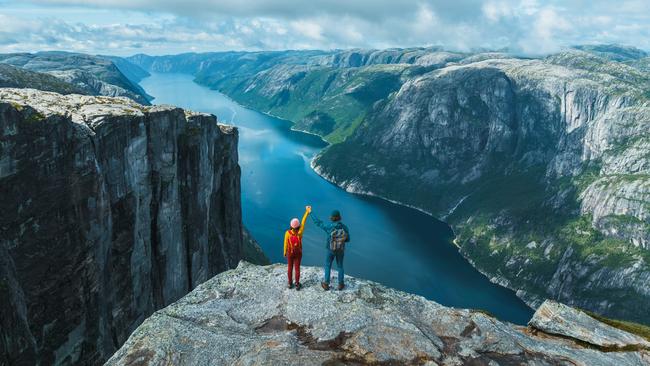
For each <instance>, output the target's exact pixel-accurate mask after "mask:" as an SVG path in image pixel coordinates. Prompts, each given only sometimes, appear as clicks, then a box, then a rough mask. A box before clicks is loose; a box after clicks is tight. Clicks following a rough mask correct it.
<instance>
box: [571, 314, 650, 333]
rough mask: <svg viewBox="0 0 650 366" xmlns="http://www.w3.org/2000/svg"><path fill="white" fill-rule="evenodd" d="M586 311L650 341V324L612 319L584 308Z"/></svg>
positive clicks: (594, 316) (595, 317) (608, 323)
mask: <svg viewBox="0 0 650 366" xmlns="http://www.w3.org/2000/svg"><path fill="white" fill-rule="evenodd" d="M582 311H584V312H585V313H586V314H587V315H589V316H591V317H592V318H594V319H596V320H598V321H600V322H602V323H605V324H607V325H610V326H612V327H614V328H617V329H620V330H624V331H626V332H629V333H632V334H636V335H638V336H640V337H643V338H645V339H647V340H648V341H650V326H647V325H643V324H639V323H634V322H630V321H625V320H616V319H610V318H606V317H604V316H602V315H600V314H596V313H594V312H591V311H587V310H582Z"/></svg>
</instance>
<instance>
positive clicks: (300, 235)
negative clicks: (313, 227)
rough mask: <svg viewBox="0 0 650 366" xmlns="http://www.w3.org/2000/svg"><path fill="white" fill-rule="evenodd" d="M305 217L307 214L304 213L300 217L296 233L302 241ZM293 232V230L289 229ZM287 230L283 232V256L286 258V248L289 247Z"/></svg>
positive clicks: (306, 212)
mask: <svg viewBox="0 0 650 366" xmlns="http://www.w3.org/2000/svg"><path fill="white" fill-rule="evenodd" d="M307 216H309V212H308V211H305V214H304V215H303V216H302V221H301V222H300V227H299V228H298V232H297V233H296V234H297V235H298V237H300V238H301V239H302V233H303V232H304V231H305V222H306V221H307ZM290 230H293V229H290ZM289 235H290V234H289V230H287V231H285V232H284V254H283V255H284V256H285V257H286V256H287V246H288V245H289Z"/></svg>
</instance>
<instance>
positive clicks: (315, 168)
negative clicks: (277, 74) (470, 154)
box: [191, 75, 536, 310]
mask: <svg viewBox="0 0 650 366" xmlns="http://www.w3.org/2000/svg"><path fill="white" fill-rule="evenodd" d="M191 76H193V75H191ZM193 82H194V83H196V84H197V85H200V86H202V87H205V88H208V89H210V90H213V91H216V92H218V93H219V94H221V95H223V96H224V97H226V98H227V99H229V100H230V101H232V102H233V103H236V104H237V105H239V106H241V107H243V108H245V109H248V110H250V111H254V112H258V113H262V114H264V115H266V116H269V117H272V118H275V119H277V120H279V121H282V122H286V123H287V125H288V127H289V130H290V131H294V132H299V133H304V134H308V135H313V136H317V137H318V138H319V139H320V140H321V141H322V142H323V143H325V146H324V147H323V148H321V150H320V151H319V152H318V154H316V155H315V156H314V157H312V159H311V160H310V162H309V166H310V168H311V169H312V171H314V173H316V174H317V175H318V176H319V177H321V178H322V179H324V180H325V181H327V182H329V183H331V184H333V185H335V186H337V187H338V188H340V189H342V190H344V191H345V192H347V193H349V194H357V195H360V196H367V197H373V198H378V199H381V200H383V201H386V202H389V203H392V204H394V205H398V206H402V207H406V208H409V209H413V210H416V211H418V212H420V213H423V214H425V215H427V216H429V217H431V218H432V219H434V220H437V221H440V222H443V223H445V224H446V225H447V226H448V227H449V229H450V230H451V233H452V240H450V241H449V242H450V243H451V245H454V246H455V247H456V248H457V249H458V253H459V254H460V255H461V256H462V257H463V258H464V259H465V260H466V261H467V262H468V263H469V264H470V265H471V266H472V268H474V270H476V271H477V272H479V273H480V274H481V275H483V276H484V277H486V278H487V279H488V281H490V282H491V283H493V284H495V285H498V286H500V287H503V288H505V289H508V290H510V291H513V292H514V293H515V296H516V297H517V298H519V299H520V300H521V301H522V302H523V303H524V304H525V305H526V306H527V307H529V308H530V309H532V310H535V309H536V308H535V307H534V306H533V305H532V301H530V300H527V298H524V297H522V296H520V294H524V293H527V292H526V291H524V290H522V289H515V288H511V287H509V286H508V284H509V283H510V282H509V281H508V280H507V279H506V278H502V277H499V276H497V275H494V276H493V277H491V276H490V275H488V274H487V273H486V272H484V271H483V270H481V269H480V268H479V267H478V266H476V264H475V262H474V261H473V260H472V259H471V258H469V257H468V256H467V255H465V254H464V253H463V251H462V248H461V246H460V244H459V243H458V240H457V239H458V237H457V235H456V232H455V231H454V228H453V226H452V225H450V224H449V223H448V222H446V221H443V220H441V219H439V218H438V217H436V216H435V215H434V214H432V213H431V212H429V211H426V210H425V209H423V208H420V207H417V206H413V205H409V204H406V203H403V202H400V201H397V200H393V199H390V198H387V197H384V196H381V195H378V194H375V193H373V192H371V191H366V190H363V189H350V188H349V187H348V186H343V185H341V184H339V183H337V182H336V181H335V180H334V179H333V178H332V177H330V176H328V175H327V174H325V173H323V172H322V169H319V167H318V166H317V165H316V164H315V161H316V159H317V158H318V157H319V156H320V155H321V154H322V153H323V151H324V150H325V149H326V148H328V147H329V146H331V145H332V144H331V143H329V142H327V141H326V140H324V139H323V137H322V136H320V135H318V134H315V133H313V132H309V131H303V130H300V129H296V128H294V125H295V123H294V122H293V121H290V120H288V119H284V118H282V117H279V116H275V115H273V114H272V113H269V112H263V111H258V110H256V109H253V108H251V107H250V106H246V105H244V104H241V103H239V102H238V101H236V100H235V99H233V98H231V97H230V96H229V95H227V94H225V93H223V92H222V91H221V90H219V89H216V88H212V87H210V86H207V85H204V84H201V83H198V82H196V78H195V79H194V80H193ZM461 201H462V200H461ZM459 203H460V202H459ZM454 209H455V207H454Z"/></svg>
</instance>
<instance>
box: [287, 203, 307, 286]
mask: <svg viewBox="0 0 650 366" xmlns="http://www.w3.org/2000/svg"><path fill="white" fill-rule="evenodd" d="M310 213H311V206H307V207H305V214H304V215H303V216H302V221H298V219H297V218H295V219H292V220H291V228H290V229H289V230H287V232H285V233H284V256H285V257H286V258H287V277H288V279H289V288H293V286H294V285H293V278H292V277H293V276H292V273H293V272H295V274H296V290H297V291H300V288H301V287H302V285H300V260H301V259H302V233H303V232H304V231H305V221H307V216H309V214H310Z"/></svg>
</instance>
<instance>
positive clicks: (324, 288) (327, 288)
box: [320, 282, 330, 291]
mask: <svg viewBox="0 0 650 366" xmlns="http://www.w3.org/2000/svg"><path fill="white" fill-rule="evenodd" d="M320 285H321V287H322V288H323V290H325V291H327V290H329V289H330V284H329V283H325V282H321V283H320Z"/></svg>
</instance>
